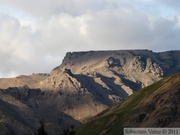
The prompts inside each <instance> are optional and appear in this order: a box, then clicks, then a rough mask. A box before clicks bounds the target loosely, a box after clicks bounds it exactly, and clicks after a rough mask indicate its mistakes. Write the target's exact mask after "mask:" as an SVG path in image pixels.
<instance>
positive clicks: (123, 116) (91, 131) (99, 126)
mask: <svg viewBox="0 0 180 135" xmlns="http://www.w3.org/2000/svg"><path fill="white" fill-rule="evenodd" d="M178 76H180V74H175V75H172V76H170V77H167V78H165V79H162V80H160V81H158V82H156V83H154V84H152V85H150V86H148V87H145V88H143V89H142V90H139V91H138V92H136V93H135V94H133V95H132V96H130V97H129V98H127V99H126V100H124V101H123V102H121V103H120V104H118V105H116V106H114V107H112V108H110V109H109V110H106V111H107V112H106V113H105V114H104V115H102V116H101V117H99V118H96V119H94V120H92V121H90V122H87V123H86V124H84V125H82V126H81V127H79V128H78V129H77V134H78V135H84V134H86V135H99V134H103V133H104V134H108V135H115V134H116V135H118V134H119V135H121V134H123V127H126V126H128V127H129V126H131V124H130V123H128V122H127V121H128V120H129V118H131V117H133V116H132V115H133V112H134V111H135V110H136V109H137V108H138V106H139V105H140V106H143V105H144V104H145V101H146V99H147V98H148V97H149V96H150V95H152V94H153V93H154V92H155V91H156V92H157V91H158V90H162V89H161V88H162V87H164V85H165V84H166V83H167V82H169V81H170V80H173V78H176V77H178ZM127 123H128V124H127Z"/></svg>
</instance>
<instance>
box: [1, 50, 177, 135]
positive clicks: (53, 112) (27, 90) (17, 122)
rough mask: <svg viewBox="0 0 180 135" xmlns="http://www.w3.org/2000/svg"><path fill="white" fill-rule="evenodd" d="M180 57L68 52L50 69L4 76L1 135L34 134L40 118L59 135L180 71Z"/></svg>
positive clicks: (137, 52)
mask: <svg viewBox="0 0 180 135" xmlns="http://www.w3.org/2000/svg"><path fill="white" fill-rule="evenodd" d="M179 58H180V51H168V52H161V53H155V52H152V51H149V50H119V51H88V52H69V53H67V54H66V56H65V57H64V59H63V62H62V64H60V65H59V66H58V67H56V68H54V69H53V70H52V71H51V72H50V73H43V74H42V73H40V74H32V75H29V76H25V75H21V76H18V77H15V78H1V79H0V127H1V129H3V130H0V131H1V132H3V133H4V134H2V133H0V134H2V135H7V134H8V133H9V132H10V133H14V134H15V135H22V134H23V135H25V134H32V133H33V132H34V131H35V130H36V129H37V128H38V126H39V125H38V121H39V118H41V117H44V119H45V121H46V123H47V125H46V126H47V129H48V130H49V132H48V133H49V134H51V135H55V134H59V132H60V131H61V130H62V129H63V128H65V127H69V126H70V125H71V124H74V125H75V126H77V125H79V124H80V123H84V122H86V121H88V120H89V119H91V118H92V117H94V116H95V115H97V114H98V113H100V112H101V111H103V110H105V109H107V108H108V107H110V106H112V105H115V104H117V103H119V102H121V101H122V100H124V99H125V98H127V97H128V96H130V95H131V94H133V93H136V91H137V90H139V89H141V88H143V87H146V86H148V85H150V84H152V83H154V82H156V81H158V80H160V79H162V78H164V77H166V76H168V75H171V74H173V73H176V72H179V71H180V59H179ZM52 127H53V130H52ZM27 131H28V132H27ZM51 131H52V132H51Z"/></svg>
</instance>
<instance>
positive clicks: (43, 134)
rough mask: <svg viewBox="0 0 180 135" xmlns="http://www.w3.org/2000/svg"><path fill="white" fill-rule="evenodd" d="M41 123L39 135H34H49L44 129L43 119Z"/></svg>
mask: <svg viewBox="0 0 180 135" xmlns="http://www.w3.org/2000/svg"><path fill="white" fill-rule="evenodd" d="M39 123H40V128H39V129H38V133H37V134H36V133H35V134H34V135H47V132H46V131H45V129H44V119H41V120H40V121H39Z"/></svg>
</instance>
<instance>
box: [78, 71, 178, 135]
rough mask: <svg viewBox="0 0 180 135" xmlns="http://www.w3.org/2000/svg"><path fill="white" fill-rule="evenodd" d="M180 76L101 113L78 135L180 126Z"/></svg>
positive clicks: (176, 75)
mask: <svg viewBox="0 0 180 135" xmlns="http://www.w3.org/2000/svg"><path fill="white" fill-rule="evenodd" d="M179 102H180V73H177V74H174V75H171V76H169V77H166V78H164V79H162V80H160V81H158V82H156V83H154V84H152V85H150V86H148V87H145V88H143V89H141V90H139V91H138V92H136V93H134V94H133V95H131V96H130V97H128V98H127V99H125V100H124V101H122V102H121V103H119V104H117V105H115V106H113V107H110V108H108V109H106V110H104V111H103V112H101V113H99V114H98V115H97V116H96V117H94V118H93V120H92V121H90V122H87V123H85V124H84V125H82V126H81V127H79V128H78V129H77V134H78V135H84V134H86V135H123V129H124V127H126V128H127V127H140V128H142V127H151V128H152V127H155V128H156V127H174V128H177V127H179V126H180V106H179Z"/></svg>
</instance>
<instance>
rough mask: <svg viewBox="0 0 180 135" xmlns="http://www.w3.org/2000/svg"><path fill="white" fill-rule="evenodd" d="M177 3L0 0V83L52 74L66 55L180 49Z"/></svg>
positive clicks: (163, 0)
mask: <svg viewBox="0 0 180 135" xmlns="http://www.w3.org/2000/svg"><path fill="white" fill-rule="evenodd" d="M179 7H180V0H0V61H1V64H0V77H13V76H17V75H20V74H32V73H38V72H50V71H51V70H52V69H53V68H54V67H56V66H58V65H60V64H61V61H62V59H63V57H64V55H65V54H66V52H70V51H71V52H72V51H86V50H121V49H150V50H153V51H156V52H157V51H158V52H159V51H166V50H179V49H180V45H179V43H180V8H179Z"/></svg>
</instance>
